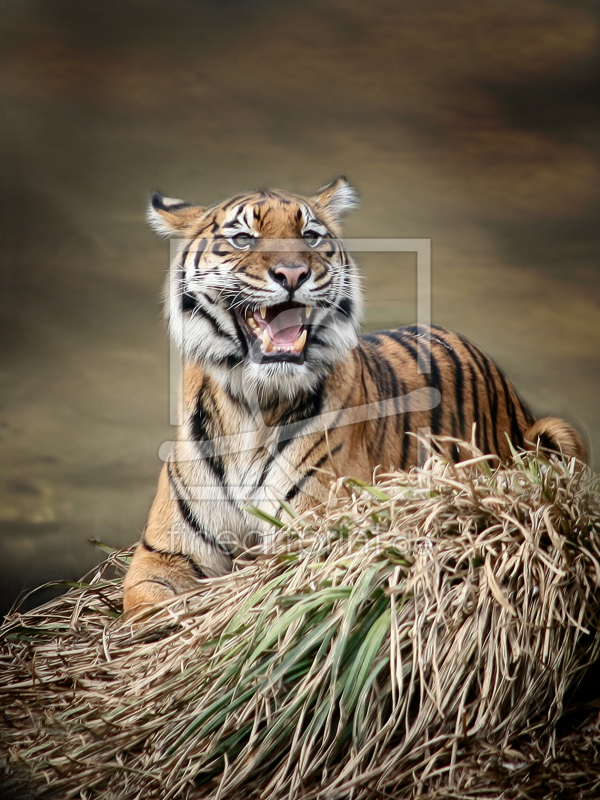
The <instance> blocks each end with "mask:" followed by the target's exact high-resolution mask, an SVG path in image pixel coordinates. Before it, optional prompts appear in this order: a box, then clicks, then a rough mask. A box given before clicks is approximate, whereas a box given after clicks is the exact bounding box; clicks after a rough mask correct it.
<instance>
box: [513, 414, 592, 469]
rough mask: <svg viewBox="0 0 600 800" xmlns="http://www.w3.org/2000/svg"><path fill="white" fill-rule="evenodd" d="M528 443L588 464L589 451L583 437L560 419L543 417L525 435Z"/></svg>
mask: <svg viewBox="0 0 600 800" xmlns="http://www.w3.org/2000/svg"><path fill="white" fill-rule="evenodd" d="M525 439H526V441H527V442H528V443H531V444H533V445H539V446H540V447H542V448H544V450H555V451H558V452H559V453H562V454H563V455H564V456H567V457H568V458H571V457H572V456H575V458H577V459H579V461H583V463H584V464H586V463H587V451H586V448H585V445H584V443H583V440H582V438H581V436H580V435H579V434H578V433H577V431H576V430H575V428H574V427H573V426H572V425H569V423H568V422H566V421H565V420H564V419H560V417H542V419H538V420H537V421H536V422H534V424H533V425H532V426H531V428H530V429H529V430H528V431H527V433H526V434H525Z"/></svg>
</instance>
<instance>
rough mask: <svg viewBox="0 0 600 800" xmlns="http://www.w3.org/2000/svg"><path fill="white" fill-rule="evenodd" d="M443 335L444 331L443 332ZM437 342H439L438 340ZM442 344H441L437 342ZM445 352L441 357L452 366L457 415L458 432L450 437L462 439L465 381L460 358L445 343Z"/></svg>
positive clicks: (463, 433) (437, 328)
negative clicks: (448, 360) (447, 360)
mask: <svg viewBox="0 0 600 800" xmlns="http://www.w3.org/2000/svg"><path fill="white" fill-rule="evenodd" d="M436 330H438V331H442V330H443V329H441V328H439V326H438V327H436ZM444 333H445V331H444ZM438 341H439V340H438ZM439 343H440V344H442V342H441V341H440V342H439ZM443 345H444V347H445V350H444V351H443V355H444V356H445V357H446V358H449V359H450V361H452V364H453V365H454V400H455V403H456V412H457V415H458V430H456V429H455V430H453V431H452V435H453V436H456V437H457V438H460V439H464V438H465V437H466V435H467V434H466V432H465V412H464V409H463V395H464V391H465V381H464V375H463V368H462V363H461V358H460V356H459V355H458V353H457V352H456V350H454V348H453V347H451V346H450V345H449V344H448V343H447V342H443Z"/></svg>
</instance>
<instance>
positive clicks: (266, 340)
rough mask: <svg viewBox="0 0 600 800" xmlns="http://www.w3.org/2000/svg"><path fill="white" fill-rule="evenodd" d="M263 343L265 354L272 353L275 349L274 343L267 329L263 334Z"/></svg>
mask: <svg viewBox="0 0 600 800" xmlns="http://www.w3.org/2000/svg"><path fill="white" fill-rule="evenodd" d="M262 343H263V350H264V351H265V353H270V352H271V350H272V349H273V342H272V341H271V337H270V336H269V331H268V330H267V329H266V328H265V329H264V331H263V334H262Z"/></svg>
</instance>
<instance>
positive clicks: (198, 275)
mask: <svg viewBox="0 0 600 800" xmlns="http://www.w3.org/2000/svg"><path fill="white" fill-rule="evenodd" d="M356 205H357V200H356V195H355V193H354V191H353V189H352V188H351V187H350V185H349V184H348V182H347V181H346V179H345V178H338V179H337V180H336V181H334V182H333V183H331V184H330V185H329V186H326V187H325V188H324V189H322V190H321V191H320V192H319V193H318V194H316V195H315V196H314V197H312V198H311V199H310V200H306V199H304V198H302V197H299V196H296V195H293V194H289V193H287V192H282V191H279V190H268V191H262V192H254V193H250V194H245V195H240V196H237V197H233V198H231V199H229V200H226V201H225V202H223V203H220V204H218V205H216V206H213V207H211V208H202V207H199V206H194V205H191V204H189V203H186V202H184V201H183V200H175V199H172V198H167V197H163V196H161V195H159V194H154V195H153V196H152V199H151V204H150V208H149V212H148V217H149V221H150V224H151V225H152V227H153V228H154V229H155V230H156V231H158V232H159V233H161V234H163V235H167V236H173V235H175V236H178V237H180V238H181V239H182V241H181V244H180V246H179V248H178V251H177V255H176V257H175V259H174V262H173V265H172V268H171V270H170V278H169V283H168V292H167V295H168V296H167V304H166V307H167V317H168V320H169V328H170V332H171V336H172V337H173V339H174V341H175V342H176V343H177V345H178V346H179V347H180V348H181V350H182V351H183V353H184V354H185V355H186V357H188V358H190V359H194V360H196V361H198V362H200V363H201V364H202V366H203V367H204V368H207V369H209V370H210V371H211V372H212V373H213V374H215V375H216V376H217V377H218V379H219V380H220V381H221V382H222V383H224V384H226V385H227V386H229V387H230V388H234V387H235V386H238V387H240V388H241V386H242V384H246V385H248V381H250V385H252V386H254V387H256V388H257V389H258V390H259V391H261V393H265V392H266V393H268V394H272V393H273V392H274V391H275V392H277V393H283V394H287V395H289V396H292V395H294V394H295V393H296V392H297V391H298V390H299V389H300V388H304V389H311V388H314V387H315V386H316V385H317V384H318V382H319V381H320V380H322V379H323V378H324V377H326V375H327V374H328V373H329V372H330V371H331V369H332V367H333V366H334V365H335V364H336V363H337V362H339V361H340V360H342V359H343V358H344V357H345V356H346V354H347V352H348V350H349V349H350V348H352V347H354V346H356V342H357V331H358V324H359V319H360V313H361V288H360V280H359V276H358V272H357V269H356V267H355V265H354V264H353V262H352V261H351V259H350V258H349V256H348V254H347V253H346V251H345V250H344V247H343V245H342V243H341V242H340V240H339V238H338V237H339V235H340V233H341V226H340V218H341V216H342V215H343V214H344V213H345V212H346V211H348V210H350V209H351V208H354V207H355V206H356Z"/></svg>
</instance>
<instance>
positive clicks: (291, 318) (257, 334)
mask: <svg viewBox="0 0 600 800" xmlns="http://www.w3.org/2000/svg"><path fill="white" fill-rule="evenodd" d="M312 310H313V309H312V308H310V307H309V306H305V305H302V304H301V303H278V304H277V305H274V306H262V307H261V308H259V309H256V310H254V309H252V308H245V309H242V310H241V311H237V312H236V313H237V316H238V319H239V321H240V323H241V328H242V330H243V332H244V335H245V337H246V340H247V343H248V350H249V354H250V358H251V359H252V360H253V361H255V362H257V363H263V364H264V363H267V362H268V363H270V362H273V361H291V362H293V363H295V364H303V363H304V351H305V348H306V340H307V338H308V330H307V327H306V324H307V322H308V320H309V318H310V315H311V313H312Z"/></svg>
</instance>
